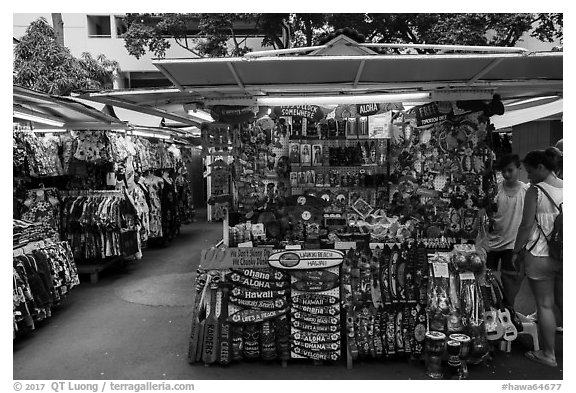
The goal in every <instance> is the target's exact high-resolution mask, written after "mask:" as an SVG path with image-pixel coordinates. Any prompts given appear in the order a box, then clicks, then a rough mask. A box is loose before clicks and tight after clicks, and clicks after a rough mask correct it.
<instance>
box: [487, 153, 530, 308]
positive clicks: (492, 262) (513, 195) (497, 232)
mask: <svg viewBox="0 0 576 393" xmlns="http://www.w3.org/2000/svg"><path fill="white" fill-rule="evenodd" d="M497 168H498V170H500V171H501V172H502V177H503V178H504V180H503V181H502V182H500V183H498V192H497V195H496V201H495V202H496V205H497V211H496V213H495V214H494V217H493V218H492V221H491V225H490V230H489V231H488V234H487V252H488V256H487V258H486V266H487V267H488V268H489V269H492V270H497V269H498V263H500V272H501V277H502V286H503V289H504V297H505V301H506V303H507V304H510V305H511V306H514V301H515V299H516V295H517V294H518V291H520V286H521V285H522V279H523V278H524V273H523V272H521V271H519V270H517V269H516V268H515V267H514V265H513V264H512V255H513V249H514V241H515V240H516V235H517V233H518V227H519V226H520V222H521V220H522V211H523V209H524V197H525V196H526V190H527V189H528V185H527V184H525V183H523V182H521V181H520V180H518V177H519V171H520V157H518V155H517V154H506V155H504V156H502V157H501V159H500V160H499V162H498V165H497Z"/></svg>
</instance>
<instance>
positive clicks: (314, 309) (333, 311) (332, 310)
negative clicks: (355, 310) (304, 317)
mask: <svg viewBox="0 0 576 393" xmlns="http://www.w3.org/2000/svg"><path fill="white" fill-rule="evenodd" d="M292 308H293V309H294V310H297V311H302V312H307V313H309V314H316V315H332V316H334V315H338V314H340V307H339V306H337V307H335V306H304V305H301V304H299V303H294V304H292Z"/></svg>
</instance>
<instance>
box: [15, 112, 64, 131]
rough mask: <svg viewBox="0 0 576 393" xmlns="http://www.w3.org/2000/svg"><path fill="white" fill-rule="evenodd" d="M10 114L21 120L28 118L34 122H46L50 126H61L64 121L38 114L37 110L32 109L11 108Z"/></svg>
mask: <svg viewBox="0 0 576 393" xmlns="http://www.w3.org/2000/svg"><path fill="white" fill-rule="evenodd" d="M12 116H13V117H16V118H18V119H22V120H28V121H31V122H34V123H40V124H46V125H48V126H52V127H63V126H64V122H63V121H61V120H58V119H55V118H51V117H49V116H46V115H43V114H39V113H38V112H34V111H26V110H13V111H12Z"/></svg>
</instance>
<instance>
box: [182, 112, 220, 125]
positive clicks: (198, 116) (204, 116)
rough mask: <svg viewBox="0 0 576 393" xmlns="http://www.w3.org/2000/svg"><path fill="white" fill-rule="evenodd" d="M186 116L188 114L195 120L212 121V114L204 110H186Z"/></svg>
mask: <svg viewBox="0 0 576 393" xmlns="http://www.w3.org/2000/svg"><path fill="white" fill-rule="evenodd" d="M188 116H190V117H191V118H192V120H196V121H198V122H200V123H202V122H213V121H214V119H213V118H212V116H210V114H209V113H206V112H204V111H188Z"/></svg>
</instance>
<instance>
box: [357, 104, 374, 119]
mask: <svg viewBox="0 0 576 393" xmlns="http://www.w3.org/2000/svg"><path fill="white" fill-rule="evenodd" d="M379 111H380V106H379V105H378V104H357V105H356V112H357V113H358V115H359V116H372V115H375V114H376V113H378V112H379Z"/></svg>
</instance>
